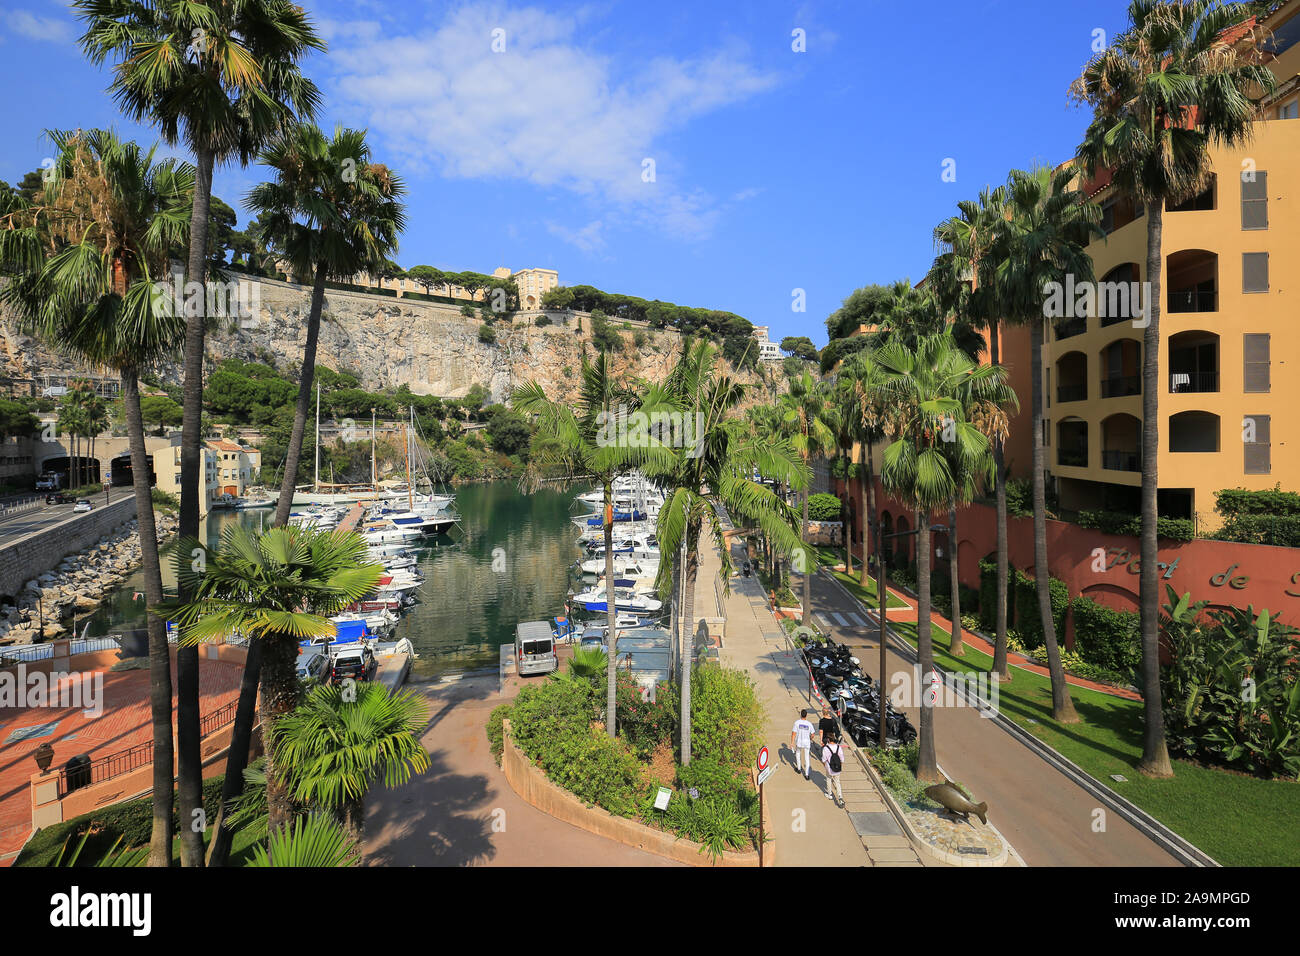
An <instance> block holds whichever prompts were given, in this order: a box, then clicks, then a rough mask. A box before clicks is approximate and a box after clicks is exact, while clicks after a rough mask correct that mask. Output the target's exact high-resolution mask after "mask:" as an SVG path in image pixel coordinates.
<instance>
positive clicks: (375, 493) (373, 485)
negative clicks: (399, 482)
mask: <svg viewBox="0 0 1300 956" xmlns="http://www.w3.org/2000/svg"><path fill="white" fill-rule="evenodd" d="M370 497H372V498H374V499H376V500H378V498H379V466H378V465H376V464H375V410H374V409H373V408H372V409H370Z"/></svg>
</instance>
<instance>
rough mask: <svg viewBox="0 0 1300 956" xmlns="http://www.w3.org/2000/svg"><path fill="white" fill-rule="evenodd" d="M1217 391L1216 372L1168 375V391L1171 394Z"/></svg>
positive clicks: (1172, 373) (1171, 373)
mask: <svg viewBox="0 0 1300 956" xmlns="http://www.w3.org/2000/svg"><path fill="white" fill-rule="evenodd" d="M1218 390H1219V373H1218V372H1170V373H1169V391H1171V392H1217V391H1218Z"/></svg>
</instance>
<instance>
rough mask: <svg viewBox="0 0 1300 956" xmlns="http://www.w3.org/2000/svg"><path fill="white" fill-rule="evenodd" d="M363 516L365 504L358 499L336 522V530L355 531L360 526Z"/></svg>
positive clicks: (364, 514)
mask: <svg viewBox="0 0 1300 956" xmlns="http://www.w3.org/2000/svg"><path fill="white" fill-rule="evenodd" d="M365 516H366V506H365V505H364V504H362V503H361V502H359V501H358V502H357V503H356V504H354V505H353V506H352V507H351V508H349V509H348V513H347V514H346V515H344V517H343V520H342V521H340V522H339V523H338V530H339V531H356V530H357V529H358V528H360V527H361V519H362V518H364V517H365Z"/></svg>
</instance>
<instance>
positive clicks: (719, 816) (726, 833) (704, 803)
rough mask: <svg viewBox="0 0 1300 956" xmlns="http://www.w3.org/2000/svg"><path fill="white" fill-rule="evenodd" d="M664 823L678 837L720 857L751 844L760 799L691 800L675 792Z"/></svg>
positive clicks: (710, 855)
mask: <svg viewBox="0 0 1300 956" xmlns="http://www.w3.org/2000/svg"><path fill="white" fill-rule="evenodd" d="M662 822H663V824H664V825H665V826H666V827H667V828H668V829H670V830H672V831H673V832H675V833H677V834H678V835H679V836H681V837H684V838H685V839H687V840H692V841H694V842H696V843H699V844H700V845H701V846H700V852H701V853H707V854H708V855H709V857H710V858H712V859H713V860H717V859H718V858H719V857H720V856H722V854H723V852H724V851H726V850H740V849H745V848H747V847H749V846H752V834H753V830H754V828H756V827H757V826H758V798H757V796H756V795H752V794H751V795H746V796H742V797H739V798H737V799H727V798H723V797H706V796H703V795H701V796H700V798H699V799H698V800H692V799H691V798H690V797H689V796H687V795H686V794H684V793H675V794H673V797H672V799H671V800H670V801H669V803H668V809H667V810H666V811H665V812H664V816H663V821H662Z"/></svg>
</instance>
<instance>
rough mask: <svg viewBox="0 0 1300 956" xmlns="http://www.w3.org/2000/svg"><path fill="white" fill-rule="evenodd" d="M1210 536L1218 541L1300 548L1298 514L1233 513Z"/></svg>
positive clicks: (1299, 519) (1299, 517)
mask: <svg viewBox="0 0 1300 956" xmlns="http://www.w3.org/2000/svg"><path fill="white" fill-rule="evenodd" d="M1211 537H1213V538H1214V539H1216V540H1218V541H1241V542H1244V543H1246V544H1271V545H1274V546H1276V547H1280V548H1300V515H1285V514H1284V515H1273V514H1235V515H1232V516H1231V517H1230V518H1228V520H1226V521H1225V522H1224V523H1223V525H1222V527H1220V528H1219V529H1218V530H1217V531H1215V532H1214V534H1213V535H1212V536H1211Z"/></svg>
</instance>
